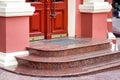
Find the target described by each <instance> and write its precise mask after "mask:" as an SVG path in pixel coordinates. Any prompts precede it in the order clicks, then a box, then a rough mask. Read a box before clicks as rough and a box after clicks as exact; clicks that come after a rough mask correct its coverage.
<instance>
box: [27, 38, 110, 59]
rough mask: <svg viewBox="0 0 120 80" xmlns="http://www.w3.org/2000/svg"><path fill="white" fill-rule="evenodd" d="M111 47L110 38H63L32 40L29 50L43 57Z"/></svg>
mask: <svg viewBox="0 0 120 80" xmlns="http://www.w3.org/2000/svg"><path fill="white" fill-rule="evenodd" d="M110 48H111V45H110V41H108V40H98V39H91V38H87V39H86V38H82V39H74V38H62V39H52V40H41V41H35V42H31V43H30V47H27V50H29V51H30V54H36V55H39V56H41V57H60V56H68V55H75V54H81V53H86V52H93V51H98V50H104V49H110Z"/></svg>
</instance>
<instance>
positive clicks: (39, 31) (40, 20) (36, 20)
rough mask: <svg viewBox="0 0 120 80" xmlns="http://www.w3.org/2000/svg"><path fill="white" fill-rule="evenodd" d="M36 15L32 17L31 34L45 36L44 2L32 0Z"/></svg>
mask: <svg viewBox="0 0 120 80" xmlns="http://www.w3.org/2000/svg"><path fill="white" fill-rule="evenodd" d="M31 5H32V6H34V7H35V12H34V15H33V16H31V17H30V36H44V34H45V33H44V3H43V2H42V1H41V2H32V3H31Z"/></svg>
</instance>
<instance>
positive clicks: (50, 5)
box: [27, 0, 68, 39]
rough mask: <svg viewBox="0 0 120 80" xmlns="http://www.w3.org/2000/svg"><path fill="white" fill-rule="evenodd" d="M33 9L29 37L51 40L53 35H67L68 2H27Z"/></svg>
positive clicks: (32, 0)
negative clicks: (41, 37) (42, 37)
mask: <svg viewBox="0 0 120 80" xmlns="http://www.w3.org/2000/svg"><path fill="white" fill-rule="evenodd" d="M27 2H30V3H31V5H32V6H34V7H35V12H34V15H33V16H31V17H30V36H31V37H37V36H44V38H46V39H50V38H52V35H55V34H67V14H68V13H67V6H68V5H67V4H68V3H67V2H68V0H27Z"/></svg>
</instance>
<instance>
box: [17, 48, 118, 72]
mask: <svg viewBox="0 0 120 80" xmlns="http://www.w3.org/2000/svg"><path fill="white" fill-rule="evenodd" d="M119 57H120V52H119V51H112V50H110V49H107V50H100V51H95V52H91V53H84V54H77V55H70V56H64V57H40V56H37V55H29V56H24V57H16V58H17V60H18V62H19V63H26V64H25V65H26V66H28V68H33V69H40V70H63V69H68V68H76V67H85V66H91V65H97V64H101V63H102V62H107V61H111V60H114V59H119Z"/></svg>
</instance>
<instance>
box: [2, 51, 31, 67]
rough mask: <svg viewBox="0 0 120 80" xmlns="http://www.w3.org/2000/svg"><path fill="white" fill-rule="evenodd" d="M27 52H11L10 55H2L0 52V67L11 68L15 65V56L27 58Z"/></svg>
mask: <svg viewBox="0 0 120 80" xmlns="http://www.w3.org/2000/svg"><path fill="white" fill-rule="evenodd" d="M28 55H29V52H28V51H20V52H12V53H3V52H0V66H1V67H5V66H12V65H17V64H18V63H17V60H16V59H15V56H28Z"/></svg>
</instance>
